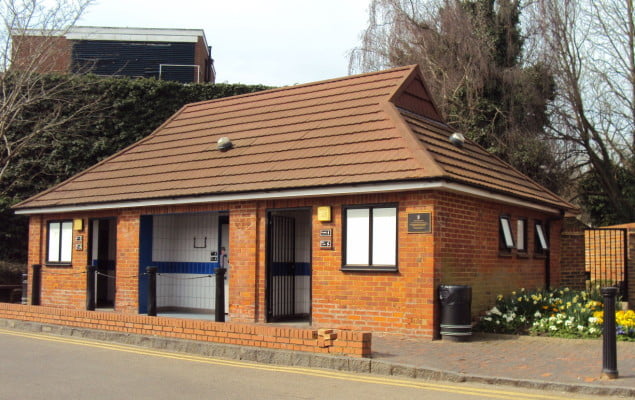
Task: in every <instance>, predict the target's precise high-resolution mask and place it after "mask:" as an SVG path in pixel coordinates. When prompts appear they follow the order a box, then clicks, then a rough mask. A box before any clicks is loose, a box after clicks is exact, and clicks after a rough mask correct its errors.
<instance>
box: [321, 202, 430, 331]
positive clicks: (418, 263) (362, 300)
mask: <svg viewBox="0 0 635 400" xmlns="http://www.w3.org/2000/svg"><path fill="white" fill-rule="evenodd" d="M393 202H398V203H399V213H398V225H399V234H398V246H399V250H398V267H399V271H398V272H343V271H341V265H342V244H343V239H342V207H341V206H343V205H354V204H382V203H393ZM318 203H319V205H330V206H331V207H332V217H333V220H332V222H331V223H322V222H319V221H317V212H316V210H314V211H313V265H312V267H313V276H312V280H313V285H312V286H313V294H312V297H313V309H312V311H313V313H312V318H313V322H314V323H316V324H318V325H332V326H337V327H341V328H351V327H360V328H362V329H366V330H372V331H375V332H389V333H403V334H408V335H419V336H428V337H429V336H431V335H432V330H433V314H434V293H433V290H432V287H431V285H432V282H433V281H434V279H433V253H432V251H433V236H432V234H408V233H406V231H407V213H414V212H423V211H430V212H433V209H432V207H431V202H430V200H429V199H428V195H426V194H425V193H421V192H419V193H415V192H412V193H408V194H387V195H363V196H350V197H338V198H330V199H324V200H320V201H319V202H318ZM320 229H333V250H322V249H320V248H319V231H320Z"/></svg>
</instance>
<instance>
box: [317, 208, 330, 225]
mask: <svg viewBox="0 0 635 400" xmlns="http://www.w3.org/2000/svg"><path fill="white" fill-rule="evenodd" d="M317 218H318V221H322V222H331V206H322V207H318V209H317Z"/></svg>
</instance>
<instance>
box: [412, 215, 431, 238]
mask: <svg viewBox="0 0 635 400" xmlns="http://www.w3.org/2000/svg"><path fill="white" fill-rule="evenodd" d="M430 232H432V218H431V217H430V213H429V212H424V213H413V214H408V233H430Z"/></svg>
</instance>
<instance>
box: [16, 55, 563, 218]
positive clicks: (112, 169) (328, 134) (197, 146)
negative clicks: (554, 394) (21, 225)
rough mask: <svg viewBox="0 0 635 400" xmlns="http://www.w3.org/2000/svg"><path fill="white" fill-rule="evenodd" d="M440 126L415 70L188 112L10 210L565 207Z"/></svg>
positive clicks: (198, 107) (274, 92)
mask: <svg viewBox="0 0 635 400" xmlns="http://www.w3.org/2000/svg"><path fill="white" fill-rule="evenodd" d="M440 121H441V118H440V116H439V114H438V112H437V110H436V108H435V106H434V104H433V103H432V101H431V100H430V96H429V95H428V92H427V90H426V88H425V85H424V84H423V79H422V77H421V75H420V71H419V68H418V67H416V66H408V67H402V68H395V69H391V70H386V71H380V72H374V73H368V74H362V75H356V76H350V77H344V78H339V79H333V80H328V81H322V82H315V83H309V84H305V85H298V86H290V87H283V88H280V89H274V90H268V91H264V92H258V93H252V94H246V95H242V96H235V97H230V98H225V99H219V100H212V101H205V102H200V103H194V104H189V105H187V106H185V107H183V108H182V109H181V110H180V111H179V112H177V113H176V114H175V115H174V116H173V117H172V118H170V119H169V120H168V121H167V122H165V123H164V124H163V125H162V126H161V127H159V128H158V129H157V130H156V131H155V132H154V133H152V134H151V135H149V136H148V137H146V138H145V139H143V140H141V141H139V142H138V143H136V144H134V145H132V146H130V147H128V148H127V149H125V150H123V151H121V152H119V153H117V154H115V155H114V156H112V157H110V158H108V159H106V160H104V161H102V162H100V163H99V164H97V165H95V166H93V167H92V168H90V169H88V170H86V171H84V172H82V173H80V174H78V175H76V176H74V177H72V178H70V179H69V180H67V181H65V182H63V183H61V184H59V185H57V186H56V187H54V188H52V189H49V190H48V191H45V192H43V193H40V194H38V195H36V196H34V197H32V198H30V199H28V200H26V201H24V202H22V203H20V204H18V205H17V206H16V208H18V209H26V208H47V207H56V206H73V205H86V204H98V203H101V204H103V203H113V202H122V201H136V200H148V199H161V198H178V197H190V196H202V195H214V194H227V193H253V192H261V191H268V190H285V189H300V188H315V187H326V186H335V185H353V184H361V183H382V182H409V181H416V180H431V179H443V180H451V181H455V182H460V183H464V184H467V185H472V186H476V187H480V188H485V189H488V190H493V191H496V192H500V193H504V194H508V195H510V196H514V197H519V198H522V199H526V200H530V201H534V202H538V203H542V204H547V205H550V206H556V207H557V208H565V209H568V208H572V206H571V205H570V204H569V203H567V202H565V201H564V200H562V199H560V198H559V197H557V196H556V195H554V194H553V193H550V192H548V191H547V190H546V189H544V188H542V187H541V186H539V185H537V184H535V183H534V182H532V181H531V180H529V179H528V178H526V177H525V176H523V175H522V174H520V173H519V172H517V171H515V170H513V169H512V168H511V167H509V166H508V165H507V164H505V163H503V162H502V161H500V160H499V159H497V158H496V157H493V156H491V155H490V154H488V153H487V152H485V151H484V150H483V149H481V148H480V147H478V146H476V145H474V144H472V143H470V142H469V141H468V142H467V143H466V145H465V147H464V148H463V149H458V148H456V147H454V146H452V145H451V144H450V143H449V142H448V140H447V138H448V135H449V134H450V133H451V130H450V129H449V128H448V127H447V126H446V125H445V124H444V123H443V122H440ZM223 136H226V137H229V138H230V139H231V141H232V143H233V144H234V148H233V149H231V150H228V151H225V152H221V151H219V150H217V148H216V142H217V140H218V139H219V138H220V137H223Z"/></svg>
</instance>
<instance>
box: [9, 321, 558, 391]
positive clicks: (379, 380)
mask: <svg viewBox="0 0 635 400" xmlns="http://www.w3.org/2000/svg"><path fill="white" fill-rule="evenodd" d="M0 334H3V335H9V336H18V337H24V338H30V339H36V340H42V341H49V342H57V343H65V344H74V345H78V346H84V347H92V348H99V349H105V350H113V351H121V352H126V353H132V354H139V355H145V356H153V357H162V358H169V359H174V360H181V361H190V362H197V363H204V364H212V365H221V366H228V367H235V368H247V369H256V370H261V371H273V372H285V373H290V374H298V375H307V376H314V377H322V378H330V379H338V380H345V381H352V382H363V383H373V384H378V385H388V386H399V387H408V388H414V389H425V390H433V391H440V392H451V393H457V394H467V395H472V396H481V397H487V398H496V399H509V400H516V399H528V400H533V399H545V400H565V399H566V400H570V398H569V397H559V396H550V395H542V394H527V393H522V392H511V391H505V390H497V389H481V388H460V387H456V386H452V385H444V384H440V383H429V382H418V381H416V380H414V379H413V380H405V379H399V378H395V377H377V376H372V375H363V374H359V375H358V374H353V373H346V372H341V371H326V370H319V369H311V368H302V367H285V366H278V365H269V364H256V363H252V362H248V361H233V360H224V359H218V358H212V357H204V356H196V355H190V354H182V353H170V352H166V351H159V350H152V349H146V348H139V347H135V346H132V345H120V344H112V343H106V342H96V341H92V340H89V339H73V338H67V337H61V336H52V335H46V334H40V333H29V332H18V331H10V330H5V329H0Z"/></svg>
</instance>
